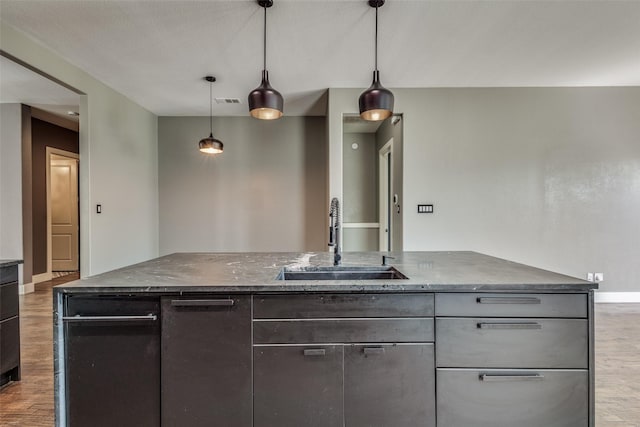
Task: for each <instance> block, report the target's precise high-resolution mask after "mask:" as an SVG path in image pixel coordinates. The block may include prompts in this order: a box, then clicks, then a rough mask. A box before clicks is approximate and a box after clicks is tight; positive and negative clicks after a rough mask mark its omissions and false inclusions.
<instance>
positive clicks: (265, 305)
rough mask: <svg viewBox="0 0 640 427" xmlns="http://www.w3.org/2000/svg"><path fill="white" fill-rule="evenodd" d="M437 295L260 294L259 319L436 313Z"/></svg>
mask: <svg viewBox="0 0 640 427" xmlns="http://www.w3.org/2000/svg"><path fill="white" fill-rule="evenodd" d="M433 312H434V310H433V294H319V295H282V296H280V295H256V296H254V299H253V317H254V318H255V319H291V318H303V319H304V318H322V317H331V318H333V317H428V316H433Z"/></svg>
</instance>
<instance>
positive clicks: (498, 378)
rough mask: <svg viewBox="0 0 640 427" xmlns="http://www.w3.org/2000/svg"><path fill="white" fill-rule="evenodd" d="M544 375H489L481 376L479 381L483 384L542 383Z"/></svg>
mask: <svg viewBox="0 0 640 427" xmlns="http://www.w3.org/2000/svg"><path fill="white" fill-rule="evenodd" d="M542 380H544V375H541V374H526V375H491V374H481V375H480V381H484V382H494V383H496V382H511V381H542Z"/></svg>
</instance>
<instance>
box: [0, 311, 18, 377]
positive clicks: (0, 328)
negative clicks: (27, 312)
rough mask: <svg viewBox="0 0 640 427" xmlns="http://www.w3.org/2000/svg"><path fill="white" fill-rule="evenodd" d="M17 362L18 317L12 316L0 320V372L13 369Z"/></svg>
mask: <svg viewBox="0 0 640 427" xmlns="http://www.w3.org/2000/svg"><path fill="white" fill-rule="evenodd" d="M19 363H20V319H19V318H17V317H14V318H12V319H9V320H5V321H3V322H0V374H4V373H5V372H7V371H10V370H12V369H14V368H15V367H17V366H18V364H19ZM14 379H15V378H14Z"/></svg>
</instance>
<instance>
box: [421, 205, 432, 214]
mask: <svg viewBox="0 0 640 427" xmlns="http://www.w3.org/2000/svg"><path fill="white" fill-rule="evenodd" d="M418 213H433V205H418Z"/></svg>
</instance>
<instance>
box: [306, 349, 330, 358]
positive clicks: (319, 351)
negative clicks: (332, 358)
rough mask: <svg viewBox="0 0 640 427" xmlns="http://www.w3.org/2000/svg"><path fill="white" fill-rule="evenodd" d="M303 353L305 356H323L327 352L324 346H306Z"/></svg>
mask: <svg viewBox="0 0 640 427" xmlns="http://www.w3.org/2000/svg"><path fill="white" fill-rule="evenodd" d="M303 354H304V355H305V356H324V355H325V354H327V352H326V350H325V349H324V348H306V349H305V350H304V351H303Z"/></svg>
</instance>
